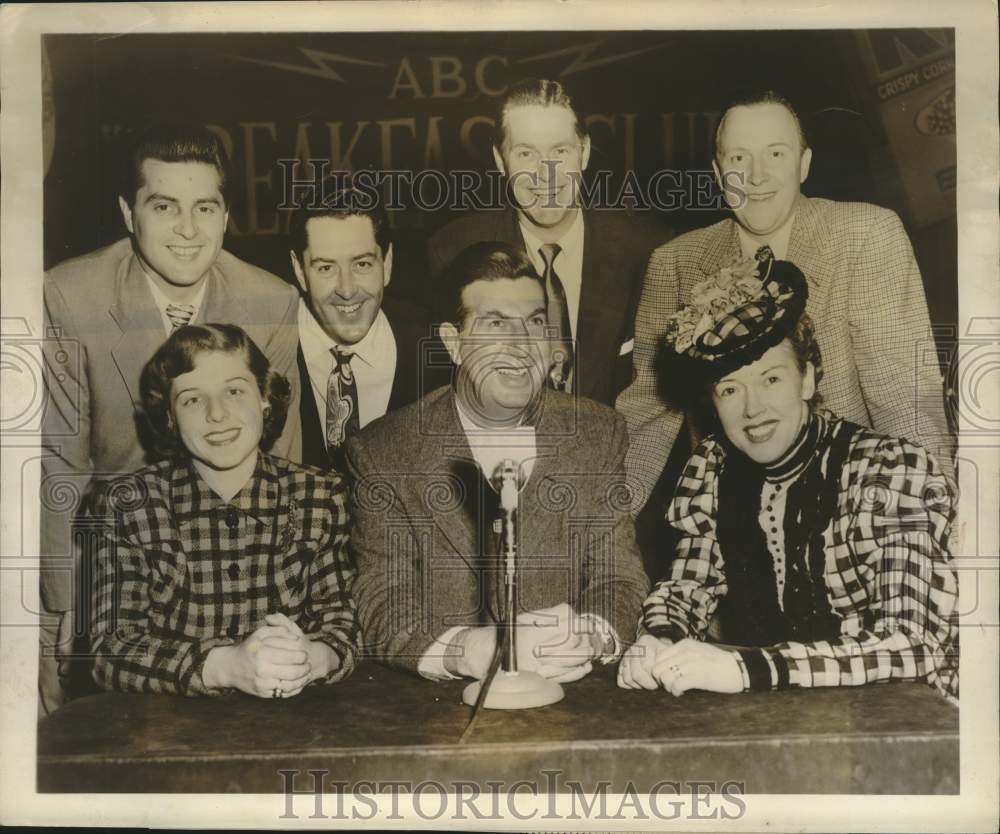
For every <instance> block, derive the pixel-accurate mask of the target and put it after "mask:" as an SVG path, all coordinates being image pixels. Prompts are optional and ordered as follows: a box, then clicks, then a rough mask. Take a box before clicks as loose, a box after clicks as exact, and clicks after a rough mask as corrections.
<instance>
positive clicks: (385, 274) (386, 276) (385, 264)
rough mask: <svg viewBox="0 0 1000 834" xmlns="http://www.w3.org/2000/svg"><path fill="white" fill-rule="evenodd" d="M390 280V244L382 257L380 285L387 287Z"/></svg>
mask: <svg viewBox="0 0 1000 834" xmlns="http://www.w3.org/2000/svg"><path fill="white" fill-rule="evenodd" d="M391 280H392V244H391V243H390V244H389V245H388V247H386V250H385V257H384V258H382V286H383V287H388V286H389V281H391Z"/></svg>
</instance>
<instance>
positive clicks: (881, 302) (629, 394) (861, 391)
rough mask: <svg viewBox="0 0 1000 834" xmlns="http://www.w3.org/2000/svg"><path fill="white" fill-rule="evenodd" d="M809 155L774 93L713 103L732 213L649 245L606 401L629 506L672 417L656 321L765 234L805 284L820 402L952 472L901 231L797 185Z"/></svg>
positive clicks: (873, 209)
mask: <svg viewBox="0 0 1000 834" xmlns="http://www.w3.org/2000/svg"><path fill="white" fill-rule="evenodd" d="M811 162H812V149H811V148H809V146H808V144H807V141H806V137H805V135H804V133H803V130H802V125H801V122H800V121H799V117H798V114H797V113H796V112H795V110H794V108H793V107H792V106H791V104H789V102H788V101H787V100H786V99H784V98H783V97H781V96H780V95H778V94H776V93H774V92H772V91H767V92H764V93H760V94H755V95H753V96H749V97H746V98H743V99H740V100H738V101H736V102H734V103H733V104H731V105H730V106H729V107H728V108H726V110H725V111H724V113H723V116H722V119H721V121H720V122H719V126H718V130H717V132H716V152H715V159H714V160H713V163H712V166H713V169H714V171H715V174H716V177H717V178H718V180H719V183H720V186H721V187H722V189H723V192H724V194H725V196H726V200H727V202H728V204H729V206H730V208H731V209H732V212H733V218H732V219H730V220H723V221H722V222H721V223H717V224H715V225H713V226H709V227H708V228H705V229H698V230H696V231H693V232H689V233H687V234H685V235H682V236H680V237H678V238H676V239H675V240H672V241H671V242H670V243H668V244H666V245H664V246H662V247H660V248H659V249H657V250H656V251H655V252H654V253H653V256H652V258H651V259H650V262H649V268H648V270H647V273H646V279H645V283H644V286H643V290H642V297H641V300H640V302H639V308H638V312H637V314H636V323H635V334H636V343H635V355H634V363H635V380H634V382H633V383H632V385H631V386H629V388H628V389H626V390H625V391H624V392H623V393H622V395H621V396H620V397H619V398H618V402H617V407H618V409H619V411H621V412H622V413H623V414H624V415H625V418H626V419H627V421H628V425H629V437H630V443H631V445H630V448H629V457H628V464H627V469H628V472H629V477H630V479H631V480H632V481H633V482H634V484H635V485H636V486H637V487H638V489H637V491H636V502H635V505H634V507H633V510H634V511H636V512H638V510H639V509H640V508H641V504H642V502H643V501H645V500H646V499H647V498H648V497H649V495H650V493H651V492H652V490H653V488H654V485H655V484H656V483H657V482H658V480H659V479H660V477H661V475H662V473H663V469H664V464H665V463H666V461H667V457H668V455H669V453H670V451H671V447H672V446H673V444H674V441H675V440H676V438H677V436H678V432H679V430H680V427H681V424H682V422H683V420H684V414H682V413H681V412H680V411H679V410H677V409H676V408H674V407H673V406H672V405H671V404H670V403H668V402H667V401H666V400H664V399H663V396H662V393H661V387H660V384H659V380H658V378H657V354H658V352H659V350H660V345H661V343H662V339H663V335H664V326H665V321H666V319H667V317H668V316H670V315H671V314H673V313H675V312H677V310H678V309H679V307H680V306H681V305H684V304H686V303H688V302H689V300H690V297H691V292H692V289H693V288H694V287H695V286H696V285H697V284H698V283H699V282H700V281H702V280H703V279H704V277H705V276H706V275H709V274H711V273H713V272H715V271H716V270H718V269H719V268H720V267H723V266H726V265H727V264H729V263H732V262H734V261H737V260H740V259H742V258H744V257H749V256H751V255H754V254H755V253H756V252H757V250H758V249H759V248H760V247H761V246H763V245H765V244H766V245H768V246H770V248H771V250H772V252H773V253H774V255H775V256H776V257H777V258H778V259H781V260H789V261H792V262H794V263H795V264H796V265H797V266H798V267H799V269H801V270H802V272H803V273H804V274H805V276H806V280H807V281H808V282H809V301H808V307H807V312H808V313H809V315H810V317H811V318H812V320H813V322H814V323H815V325H816V335H817V339H818V340H819V341H820V342H821V343H822V345H823V360H824V362H823V364H824V366H825V368H826V375H825V376H824V378H823V380H822V382H821V383H820V385H819V390H818V393H819V395H820V396H821V397H822V399H823V403H824V405H825V406H826V407H828V408H829V409H830V410H831V411H833V412H835V413H837V414H839V415H840V416H842V417H844V418H845V419H847V420H850V421H852V422H854V423H858V424H859V425H863V426H869V427H871V428H873V429H875V430H876V431H878V432H880V433H882V434H886V435H891V436H894V437H905V438H906V439H908V440H911V441H913V442H916V443H920V444H921V445H923V446H926V447H928V448H929V449H931V450H932V451H933V452H934V453H935V456H936V458H937V459H938V461H939V462H940V464H941V467H942V469H943V470H944V471H945V473H946V474H948V475H951V474H952V473H953V471H954V466H953V461H952V456H953V451H954V449H953V438H952V436H951V434H950V432H949V429H948V423H947V419H946V417H945V411H944V395H943V386H942V381H941V374H940V371H939V369H938V365H937V359H936V357H935V356H934V338H933V335H932V333H931V327H930V319H929V316H928V312H927V301H926V299H925V297H924V287H923V282H922V280H921V277H920V270H919V268H918V267H917V262H916V259H915V258H914V255H913V249H912V247H911V246H910V241H909V238H908V237H907V235H906V232H905V230H904V229H903V225H902V223H900V221H899V218H898V217H897V216H896V215H895V214H894V213H893V212H892V211H889V210H888V209H884V208H880V207H879V206H874V205H870V204H868V203H844V202H835V201H833V200H824V199H820V198H810V197H806V196H804V195H803V194H802V193H801V185H802V183H804V182H805V180H806V177H807V176H808V175H809V166H810V164H811ZM928 356H930V359H928ZM703 428H704V427H700V428H699V427H697V426H695V427H694V434H695V435H697V434H700V433H701V429H703ZM685 456H686V455H685ZM670 491H671V492H672V488H671V489H670Z"/></svg>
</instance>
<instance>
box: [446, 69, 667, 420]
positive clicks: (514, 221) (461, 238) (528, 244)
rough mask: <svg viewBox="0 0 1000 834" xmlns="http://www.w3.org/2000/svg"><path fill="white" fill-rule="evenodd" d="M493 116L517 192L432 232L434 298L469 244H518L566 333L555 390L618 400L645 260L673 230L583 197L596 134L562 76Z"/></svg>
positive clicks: (529, 87) (528, 83)
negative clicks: (500, 205) (498, 207)
mask: <svg viewBox="0 0 1000 834" xmlns="http://www.w3.org/2000/svg"><path fill="white" fill-rule="evenodd" d="M495 122H496V135H495V138H494V143H493V158H494V160H495V161H496V164H497V167H498V168H499V169H500V170H501V171H502V172H503V173H504V174H505V175H506V177H507V183H508V189H507V191H508V193H509V194H510V195H512V197H513V199H512V200H510V205H509V206H508V207H507V208H506V209H505V210H504V211H490V210H482V211H477V212H473V213H471V214H469V215H467V216H465V217H461V218H459V219H457V220H455V221H453V222H451V223H449V224H448V225H446V226H444V228H442V229H440V230H439V231H438V232H437V233H436V234H435V235H434V236H433V237H432V238H431V240H430V243H429V249H428V261H429V271H430V280H431V284H432V286H431V287H429V288H428V295H429V296H431V297H433V294H434V292H435V287H434V286H433V285H434V284H436V283H438V282H439V280H440V276H441V274H442V273H443V271H444V268H445V266H446V265H447V264H448V263H450V262H451V261H452V260H453V259H454V258H455V256H456V255H457V254H458V253H459V252H461V251H462V250H463V249H465V248H466V247H467V246H469V245H470V244H472V243H477V242H479V241H484V240H496V241H502V242H504V243H509V244H511V245H512V246H514V247H516V248H517V249H519V250H520V251H522V252H524V253H525V254H526V255H527V256H528V259H529V260H530V261H531V263H532V265H533V266H534V267H535V270H536V271H537V272H538V274H539V275H541V276H542V277H543V278H544V279H545V285H546V291H547V295H548V310H547V313H548V320H549V327H550V328H552V329H555V328H556V327H558V328H559V333H560V334H561V336H562V337H563V339H564V340H565V346H564V348H563V350H562V351H561V352H560V355H559V356H556V357H555V358H556V359H557V360H560V359H561V361H557V362H556V367H555V369H554V374H553V380H552V381H553V383H554V387H556V388H558V389H560V390H564V391H568V392H571V393H574V394H577V395H579V396H583V397H589V398H590V399H594V400H597V401H598V402H602V403H604V404H605V405H614V402H615V397H616V396H617V395H618V393H619V391H621V390H622V389H623V388H624V387H625V386H626V385H627V384H628V383H629V382H630V380H631V373H632V345H633V338H632V336H633V320H634V318H635V308H636V304H637V302H638V298H639V289H640V287H641V284H642V276H643V273H644V270H645V268H646V262H647V261H648V260H649V255H650V252H652V250H653V249H654V248H655V247H656V246H658V245H659V244H660V243H662V242H663V241H664V240H666V239H667V236H668V234H667V232H666V230H663V229H660V228H659V226H658V224H657V223H655V222H653V221H651V220H648V219H644V218H642V217H640V216H636V215H630V214H628V213H627V212H626V211H625V210H624V209H621V208H608V209H606V210H598V208H597V207H596V206H594V207H592V206H589V205H584V204H583V202H584V201H583V199H582V198H583V189H582V188H581V187H580V185H581V179H582V177H583V173H584V171H585V170H587V165H588V163H589V161H590V136H589V135H588V133H587V129H586V122H585V120H584V117H583V114H582V113H581V112H580V109H579V108H578V107H577V105H576V103H575V102H574V101H573V100H572V99H571V98H570V95H569V93H568V92H567V91H566V89H565V88H564V87H563V85H562V84H560V83H559V82H558V81H551V80H546V79H525V80H523V81H520V82H518V83H517V84H514V85H512V86H511V87H510V89H509V90H508V91H507V93H506V94H505V95H504V96H503V97H502V98H501V99H500V100H499V103H498V106H497V115H496V118H495ZM598 192H599V189H598Z"/></svg>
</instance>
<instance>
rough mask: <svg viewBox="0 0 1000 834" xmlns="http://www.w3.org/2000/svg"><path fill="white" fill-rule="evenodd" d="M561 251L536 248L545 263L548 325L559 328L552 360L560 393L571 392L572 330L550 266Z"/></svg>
mask: <svg viewBox="0 0 1000 834" xmlns="http://www.w3.org/2000/svg"><path fill="white" fill-rule="evenodd" d="M561 251H562V248H561V247H560V246H559V244H558V243H546V244H543V245H542V246H540V247H539V248H538V254H539V255H541V256H542V260H543V261H544V262H545V273H544V274H543V275H542V278H544V279H545V291H546V294H547V295H548V298H549V304H548V311H547V312H548V318H549V324H550V325H552V324H557V325H558V326H559V338H560V339H561V341H562V344H561V345H560V347H558V348H557V349H556V350H555V351H553V355H552V358H553V360H554V368H553V382H554V383H555V386H556V388H557V389H559V390H560V391H569V390H571V380H570V374H571V372H572V370H573V330H572V328H571V327H570V323H569V304H568V303H567V302H566V290H565V289H563V285H562V281H560V280H559V276H558V275H557V274H556V271H555V268H554V267H553V266H552V264H553V263H554V262H555V259H556V255H558V254H559V253H560V252H561Z"/></svg>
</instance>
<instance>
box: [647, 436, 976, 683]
mask: <svg viewBox="0 0 1000 834" xmlns="http://www.w3.org/2000/svg"><path fill="white" fill-rule="evenodd" d="M843 431H854V437H853V438H852V439H851V442H850V445H849V452H848V456H847V460H846V462H845V464H844V467H843V470H842V472H841V475H840V491H839V497H838V505H837V506H838V512H837V513H836V514H835V516H834V518H833V520H832V521H831V522H830V524H829V525H828V527H827V528H826V529H825V530H824V531H823V540H824V546H825V552H826V569H825V573H824V579H825V582H826V590H827V595H828V598H829V600H830V607H831V609H832V611H833V613H834V614H835V615H836V616H838V617H839V618H840V620H841V624H840V634H841V636H840V638H839V639H837V640H833V641H829V642H827V641H820V642H815V643H793V642H789V643H782V644H778V645H775V646H769V647H766V648H762V649H758V650H743V651H742V652H741V653H738V655H737V656H738V658H739V659H740V661H741V668H742V669H743V673H744V686H745V687H746V688H748V689H750V688H753V689H762V688H779V687H784V686H794V687H806V686H853V685H858V684H864V683H870V682H872V681H886V680H890V679H899V678H903V679H916V678H926V679H927V680H928V682H930V683H932V684H934V685H935V686H937V687H938V688H939V689H940V690H941V691H942V692H945V693H946V694H950V695H957V694H958V668H957V663H956V659H957V654H958V632H957V628H956V618H957V604H958V581H957V578H956V576H955V570H954V568H953V566H952V562H951V556H950V555H949V553H948V530H949V527H950V526H951V523H952V521H953V520H954V515H955V494H954V492H953V488H952V482H951V481H950V479H947V478H945V477H944V476H943V475H942V474H941V470H940V469H939V467H938V465H937V462H936V461H935V460H934V458H933V456H932V455H930V454H928V453H927V452H926V451H925V450H924V449H923V448H921V447H920V446H915V445H914V444H912V443H909V442H908V441H906V440H895V439H890V438H887V437H881V436H879V435H876V434H874V433H873V432H871V431H868V430H865V429H859V428H857V427H855V426H852V425H851V424H849V423H846V422H845V421H843V420H839V419H832V420H831V427H830V436H832V435H833V434H835V433H837V432H843ZM817 453H818V454H822V449H820V450H819V451H818V452H817ZM725 461H726V453H725V451H724V449H723V447H722V446H721V445H720V444H719V443H717V442H716V441H715V440H714V439H713V438H711V437H710V438H707V439H706V440H704V441H702V442H701V443H700V444H699V446H698V448H697V449H696V450H695V452H694V454H693V455H692V456H691V459H690V460H689V461H688V463H687V466H686V467H685V469H684V473H683V475H682V476H681V480H680V482H679V484H678V487H677V493H676V495H675V497H674V500H673V502H672V503H671V505H670V508H669V509H668V511H667V519H668V521H669V522H670V523H671V524H672V525H673V526H674V527H676V528H677V529H678V530H680V531H681V532H682V533H683V534H684V537H683V538H682V539H681V541H680V543H679V544H678V550H677V556H676V558H675V559H674V561H673V562H672V563H671V566H670V571H669V575H668V577H667V578H666V579H664V580H663V581H661V582H660V583H659V584H658V585H657V586H656V587H655V588H654V589H653V591H652V593H651V594H650V595H649V597H647V599H646V601H645V603H644V604H643V621H642V624H641V626H640V629H641V630H645V631H648V632H649V633H652V634H654V635H656V636H659V637H666V638H669V639H671V640H675V641H676V640H680V639H683V638H684V637H693V638H697V639H704V638H705V636H706V634H707V632H708V626H709V621H710V620H711V618H712V615H713V613H714V612H715V609H716V607H717V605H718V603H719V600H720V599H721V598H722V597H723V596H725V594H726V593H727V591H728V586H727V584H726V564H725V554H724V553H722V552H721V550H720V547H719V543H718V540H717V538H716V519H717V518H718V515H719V513H720V512H725V508H724V507H719V496H718V479H719V474H720V473H721V471H722V469H723V468H724V467H725ZM866 616H867V618H868V621H869V624H868V628H865V626H864V622H865V618H866ZM733 637H734V636H732V635H727V639H733ZM735 637H736V640H735V642H738V635H736V636H735ZM744 661H745V662H744Z"/></svg>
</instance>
